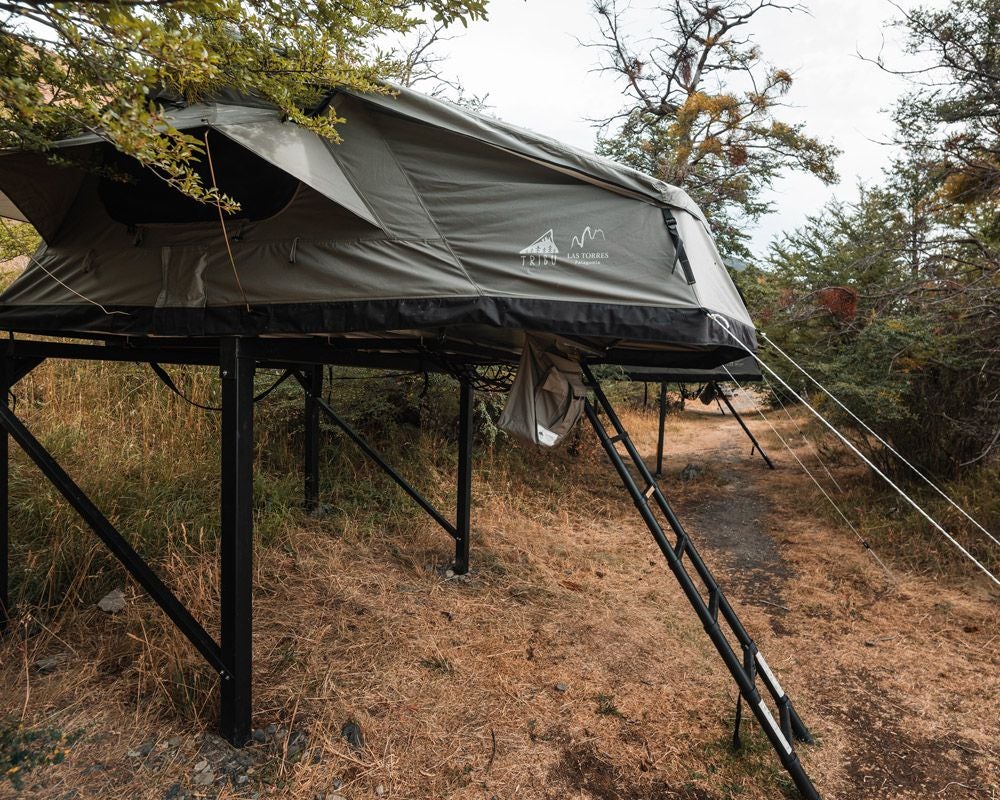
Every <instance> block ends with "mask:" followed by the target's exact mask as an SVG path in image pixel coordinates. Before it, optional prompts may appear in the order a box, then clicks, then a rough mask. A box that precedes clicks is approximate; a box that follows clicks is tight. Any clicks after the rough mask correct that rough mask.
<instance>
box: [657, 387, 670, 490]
mask: <svg viewBox="0 0 1000 800" xmlns="http://www.w3.org/2000/svg"><path fill="white" fill-rule="evenodd" d="M666 423H667V384H666V383H661V384H660V429H659V432H658V433H657V436H656V477H657V478H659V477H661V476H662V475H663V431H664V428H665V427H666Z"/></svg>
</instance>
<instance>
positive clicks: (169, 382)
mask: <svg viewBox="0 0 1000 800" xmlns="http://www.w3.org/2000/svg"><path fill="white" fill-rule="evenodd" d="M149 368H150V369H151V370H153V372H154V373H155V374H156V377H157V378H159V379H160V382H161V383H162V384H163V385H164V386H166V387H167V388H168V389H169V390H170V391H172V392H173V393H174V394H175V395H177V396H178V397H179V398H180V399H181V400H183V401H184V402H185V403H187V404H188V405H191V406H194V407H195V408H200V409H202V410H203V411H222V406H206V405H202V404H201V403H197V402H195V401H194V400H192V399H191V398H190V397H188V396H187V395H186V394H184V393H183V392H182V391H181V390H180V389H178V388H177V384H176V383H174V379H173V378H171V377H170V373H168V372H167V371H166V370H165V369H164V368H163V367H161V366H160V365H159V364H157V363H156V362H155V361H150V362H149ZM290 377H292V371H291V370H290V369H286V370H285V371H284V372H283V373H281V377H279V378H278V379H277V380H276V381H275V382H274V383H272V384H271V385H270V386H268V387H267V388H266V389H265V390H264V391H263V392H261V393H260V394H258V395H254V398H253V402H255V403H257V402H259V401H261V400H263V399H264V398H265V397H267V396H268V395H269V394H271V392H273V391H274V390H275V389H277V388H278V387H279V386H281V384H283V383H284V382H285V381H286V380H288V379H289V378H290Z"/></svg>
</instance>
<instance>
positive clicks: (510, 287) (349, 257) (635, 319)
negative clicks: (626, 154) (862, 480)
mask: <svg viewBox="0 0 1000 800" xmlns="http://www.w3.org/2000/svg"><path fill="white" fill-rule="evenodd" d="M162 100H163V102H164V103H165V104H166V105H165V107H167V108H168V109H169V111H168V114H167V116H168V118H169V119H170V121H171V124H173V125H175V126H176V127H178V128H180V129H183V130H185V131H187V132H188V133H190V134H192V135H194V136H197V137H198V138H199V139H203V140H205V141H207V144H208V149H209V152H210V155H211V157H212V161H213V165H214V171H215V176H216V181H217V185H218V188H219V189H220V190H221V191H223V192H225V193H227V194H229V195H231V196H232V197H234V198H235V199H236V200H237V202H239V203H240V204H241V209H240V211H238V212H237V213H235V214H234V215H231V216H230V217H229V218H228V219H227V221H226V225H225V232H224V231H223V227H222V225H221V224H220V222H219V219H218V212H217V209H216V208H215V206H214V205H205V204H200V203H197V202H195V201H192V200H190V199H188V198H186V197H184V196H183V195H181V194H180V193H179V192H177V191H175V190H174V189H172V188H171V187H169V186H168V185H167V184H166V183H164V182H163V181H161V180H160V179H159V178H158V177H157V176H155V175H154V174H153V173H152V172H151V171H150V170H148V169H144V168H142V167H141V166H140V165H138V164H137V163H136V162H134V161H133V160H131V159H129V158H127V157H125V156H123V155H122V154H121V153H119V152H118V151H116V150H115V149H114V148H113V147H112V146H111V145H110V144H108V143H106V142H104V141H102V140H101V139H100V138H99V137H97V136H93V135H87V136H81V137H77V138H74V139H70V140H67V141H65V142H62V143H59V145H58V147H57V151H58V154H59V156H60V158H59V162H60V163H59V164H58V165H57V164H56V163H53V162H52V161H51V160H50V159H48V158H47V157H46V156H44V155H40V154H37V153H27V152H8V153H5V154H2V155H0V215H5V216H9V217H11V218H15V219H21V220H24V221H28V222H30V223H31V224H32V225H34V226H35V227H36V228H37V230H38V231H39V233H40V234H41V235H42V237H43V239H44V244H43V246H42V247H41V248H40V250H39V251H38V252H37V253H36V254H35V256H34V258H33V259H32V261H31V263H30V265H29V266H28V268H26V269H25V271H24V273H23V274H22V275H21V276H20V277H18V278H17V280H15V281H14V283H13V284H12V285H11V286H10V288H9V289H8V290H7V291H6V292H4V293H3V294H2V295H0V329H2V330H11V331H23V332H30V333H40V334H47V335H59V336H67V335H83V336H92V337H93V336H96V337H99V338H105V339H108V338H113V337H120V336H130V337H152V336H157V337H179V338H183V339H186V340H187V339H191V338H193V337H208V338H212V337H221V336H232V335H237V336H300V337H323V340H324V341H344V340H345V338H358V337H363V338H365V339H366V340H371V339H373V338H377V339H378V340H379V342H381V344H380V345H379V346H380V347H382V348H383V349H385V350H387V351H392V350H393V349H405V348H406V347H413V346H414V343H425V342H432V341H433V342H436V343H438V344H440V343H442V342H444V343H448V342H464V343H475V344H478V345H482V346H484V347H487V348H491V352H499V353H504V354H508V355H509V356H510V360H516V358H517V355H518V353H519V351H520V347H521V343H522V341H523V337H524V334H525V332H541V333H549V334H556V335H558V336H560V337H563V338H564V340H566V341H568V342H571V343H572V344H573V345H574V346H577V347H579V348H580V350H581V352H584V353H587V354H588V357H589V358H590V359H591V360H593V361H605V362H609V363H619V364H621V363H625V364H650V365H659V366H681V367H685V366H705V367H708V366H714V365H716V364H718V363H722V362H726V361H732V360H733V359H734V358H737V357H738V356H739V355H741V354H742V353H744V352H745V351H744V350H743V349H742V347H741V346H740V345H739V344H738V343H737V340H738V342H741V343H742V344H743V345H745V346H747V347H749V348H751V349H754V348H755V344H756V343H755V338H754V330H753V324H752V322H751V320H750V318H749V316H748V314H747V311H746V309H745V307H744V305H743V303H742V301H741V299H740V297H739V294H738V292H737V291H736V288H735V286H734V285H733V283H732V281H731V279H730V277H729V275H728V273H727V271H726V268H725V266H724V265H723V262H722V260H721V258H720V256H719V253H718V251H717V250H716V248H715V245H714V243H713V240H712V237H711V234H710V232H709V229H708V227H707V224H706V222H705V219H704V217H703V216H702V214H701V212H700V211H699V210H698V208H697V207H696V206H695V205H694V203H693V202H692V201H691V199H690V198H689V197H688V196H687V195H686V194H685V193H684V192H683V191H682V190H680V189H678V188H676V187H673V186H669V185H667V184H665V183H662V182H661V181H658V180H655V179H653V178H651V177H649V176H646V175H643V174H641V173H639V172H636V171H634V170H631V169H628V168H626V167H623V166H621V165H618V164H615V163H613V162H611V161H607V160H605V159H601V158H598V157H596V156H594V155H591V154H588V153H585V152H583V151H579V150H576V149H574V148H571V147H568V146H565V145H563V144H560V143H559V142H556V141H553V140H551V139H548V138H546V137H543V136H539V135H536V134H534V133H531V132H528V131H525V130H522V129H519V128H516V127H514V126H511V125H507V124H505V123H502V122H500V121H498V120H496V119H493V118H490V117H487V116H483V115H479V114H475V113H472V112H470V111H468V110H466V109H462V108H459V107H457V106H454V105H451V104H448V103H444V102H441V101H439V100H435V99H432V98H428V97H425V96H422V95H420V94H418V93H416V92H413V91H411V90H407V89H398V90H396V91H394V93H393V94H391V95H358V94H353V93H350V92H346V91H335V92H331V94H330V101H329V104H328V105H327V107H325V108H324V109H322V110H321V111H319V112H317V113H336V114H337V115H339V116H342V117H343V118H345V119H346V120H347V122H346V123H344V124H343V125H342V126H341V128H340V130H341V134H342V137H343V142H342V143H340V144H334V143H331V142H329V141H326V140H324V139H322V138H320V137H318V136H316V135H315V134H313V133H312V132H310V131H308V130H307V129H305V128H302V127H301V126H297V125H296V124H294V123H292V122H288V121H284V120H283V119H282V118H281V115H280V113H279V112H278V110H277V109H275V108H273V107H270V106H268V105H267V104H266V103H262V102H261V101H260V100H259V99H257V98H254V97H248V96H245V95H235V94H233V93H222V94H220V95H219V96H218V97H215V98H212V99H211V100H209V101H205V102H202V103H198V104H192V105H186V104H184V103H182V102H179V101H176V100H172V101H170V102H169V103H167V100H168V99H167V98H162ZM198 169H199V170H200V172H201V174H202V176H203V178H204V180H205V183H206V185H211V179H210V175H209V172H208V168H207V162H206V163H204V164H201V165H200V166H199V167H198ZM226 238H228V239H229V242H228V244H229V248H227V242H226ZM230 249H231V253H232V259H230V255H229V252H230ZM710 314H711V315H713V316H709V315H710ZM717 319H724V320H725V324H726V325H727V326H728V330H726V329H724V328H723V325H720V324H719V322H717V321H716V320H717Z"/></svg>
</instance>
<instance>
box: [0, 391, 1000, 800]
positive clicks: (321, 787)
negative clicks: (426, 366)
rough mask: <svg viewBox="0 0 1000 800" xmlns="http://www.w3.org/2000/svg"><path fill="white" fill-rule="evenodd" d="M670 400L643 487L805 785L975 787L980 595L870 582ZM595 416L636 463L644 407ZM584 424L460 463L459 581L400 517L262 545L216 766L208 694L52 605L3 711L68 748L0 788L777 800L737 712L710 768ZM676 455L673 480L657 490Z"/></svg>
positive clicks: (992, 744) (999, 644)
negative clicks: (550, 440)
mask: <svg viewBox="0 0 1000 800" xmlns="http://www.w3.org/2000/svg"><path fill="white" fill-rule="evenodd" d="M688 409H689V410H688V411H687V412H684V413H683V414H681V415H672V416H671V417H670V418H669V420H668V428H667V446H666V458H665V469H664V472H665V480H664V486H665V489H666V490H667V492H668V494H669V495H671V497H672V499H673V500H675V501H676V506H677V511H678V515H679V516H680V517H681V519H683V520H684V521H685V523H686V525H687V527H688V529H689V532H690V533H691V535H692V536H693V537H694V538H695V539H696V541H697V542H698V544H699V546H700V547H701V548H702V550H703V553H704V555H705V557H706V559H707V560H708V561H710V563H711V564H712V565H713V568H714V569H715V572H716V574H717V577H718V578H719V580H720V582H722V584H723V586H724V588H725V589H726V591H727V594H728V595H729V597H730V599H731V600H732V601H733V602H734V604H736V605H737V606H738V608H739V609H740V613H741V616H742V617H743V619H744V622H745V623H746V625H747V627H748V629H749V630H750V632H751V633H752V634H753V636H754V637H755V638H756V640H757V642H758V644H760V646H761V648H762V650H763V651H765V652H766V653H767V654H768V657H769V659H770V661H771V664H772V666H773V667H774V669H775V671H776V672H778V674H780V676H781V680H782V683H783V684H784V685H785V687H786V688H787V689H788V691H789V693H790V694H791V695H792V696H793V697H794V699H795V702H796V706H797V708H798V710H799V712H800V713H801V714H802V716H803V718H804V719H806V721H807V723H808V725H809V726H810V728H811V730H812V732H813V734H814V735H815V736H816V738H817V740H818V744H817V746H814V747H803V748H800V749H799V752H800V756H801V758H802V760H803V763H804V765H805V767H806V768H807V770H808V771H809V774H810V775H811V776H812V778H813V779H814V781H815V782H816V784H817V786H818V787H819V788H820V789H821V791H822V793H823V794H824V796H828V797H840V798H873V799H882V798H884V799H885V800H888V799H889V798H913V799H915V798H927V797H938V798H944V799H945V800H947V798H968V797H984V798H985V797H993V796H995V795H997V794H998V793H1000V767H998V764H1000V758H998V754H997V750H996V748H997V743H996V738H995V734H996V729H995V722H996V720H997V719H998V718H1000V677H998V673H997V669H996V664H997V660H998V657H1000V651H998V648H1000V622H998V621H997V618H996V616H995V605H993V604H992V603H991V601H990V600H989V599H988V598H986V597H977V596H976V595H975V590H974V589H973V590H968V587H965V588H960V587H958V586H957V585H949V584H948V583H947V582H943V581H942V582H937V581H933V580H931V579H922V578H918V577H909V576H907V577H904V578H903V579H902V581H901V583H900V585H899V586H898V587H897V588H896V589H895V590H893V591H887V590H886V585H885V581H884V576H883V574H882V573H881V571H880V570H879V569H878V567H877V565H875V564H874V563H873V562H872V560H871V559H870V558H869V557H868V556H867V554H866V553H865V552H864V551H863V550H862V549H861V548H860V546H858V545H857V542H856V540H855V539H854V538H853V537H852V536H851V534H850V533H849V532H848V531H845V530H843V529H842V528H841V527H840V526H837V525H835V524H834V523H832V522H831V521H830V519H829V517H828V516H827V515H825V514H824V513H822V512H819V511H817V508H818V505H819V504H818V501H814V500H812V499H811V498H812V493H811V492H810V491H809V489H808V485H807V481H808V479H807V478H806V477H805V476H804V475H802V474H800V473H799V472H798V471H796V469H794V468H793V467H792V465H791V457H790V456H788V454H787V453H782V452H781V449H780V446H779V444H778V443H777V442H776V440H774V437H773V436H771V435H764V436H762V440H763V442H764V444H765V446H766V447H767V448H768V449H769V451H770V452H771V453H772V454H773V455H774V456H775V460H776V461H777V463H778V466H779V468H778V470H777V471H775V472H772V471H770V470H767V469H766V468H764V466H763V464H762V463H761V461H760V459H759V458H754V457H750V456H749V455H748V452H747V451H748V449H749V447H748V444H747V442H746V440H745V438H744V436H743V434H742V432H741V431H740V430H739V428H738V427H737V426H736V425H735V424H733V422H732V420H731V419H730V418H729V417H728V416H726V417H723V416H720V415H719V414H718V411H717V409H715V408H714V407H708V408H706V407H703V406H701V405H700V404H696V403H691V404H689V406H688ZM623 417H625V421H626V424H627V426H628V427H629V429H630V430H631V433H632V435H633V438H634V440H635V441H636V444H637V446H638V447H639V448H640V449H641V450H642V451H643V452H644V453H645V454H646V455H647V456H650V457H651V456H652V454H653V453H654V451H655V443H656V414H655V411H654V409H653V408H652V407H651V408H650V409H649V411H648V412H641V411H635V410H632V411H626V412H624V413H623ZM758 421H759V420H758ZM748 422H749V423H750V424H751V425H753V424H754V420H753V419H752V418H751V417H750V416H749V415H748ZM784 427H785V428H787V427H788V423H787V420H786V421H785V423H784ZM756 429H757V430H758V431H759V429H760V425H757V426H756ZM586 433H587V434H588V435H587V436H586V437H585V439H586V441H585V443H583V444H581V449H580V452H579V453H578V454H577V455H576V456H573V455H571V454H570V453H569V452H565V451H564V452H560V453H555V454H550V455H547V456H543V455H541V454H537V453H526V452H521V451H519V454H518V455H516V456H513V457H512V458H513V463H511V462H509V461H506V460H500V458H499V457H497V458H493V457H490V456H488V455H477V460H476V473H475V475H476V477H475V483H474V505H473V530H474V532H475V539H474V543H473V552H472V559H473V572H472V574H470V575H469V576H456V577H451V576H449V575H448V573H447V572H446V570H447V567H448V565H449V563H450V558H451V555H452V552H451V551H452V547H451V542H450V541H449V540H448V539H447V537H443V536H442V535H441V533H440V531H439V530H438V529H437V528H436V527H435V525H434V523H433V522H432V521H430V520H429V519H428V518H426V517H425V516H423V515H422V514H420V513H419V511H417V510H415V509H411V508H410V507H409V506H406V505H405V504H404V503H403V502H395V501H394V502H393V503H392V504H391V512H390V513H388V515H387V516H384V517H379V516H378V515H377V511H376V510H375V509H374V508H373V512H372V516H371V517H368V518H365V517H362V516H358V515H356V514H354V515H349V516H347V515H341V514H338V513H337V512H336V511H334V512H333V513H331V514H330V515H328V516H326V517H322V518H319V519H316V520H310V521H309V522H308V524H307V526H305V527H301V528H297V529H295V530H292V531H291V532H289V533H288V535H287V537H285V538H284V539H282V540H281V541H277V542H271V543H266V544H265V545H264V546H262V547H261V548H260V550H259V555H258V560H257V570H256V585H257V586H258V589H257V593H256V598H255V601H256V614H255V617H256V632H255V650H256V655H257V671H256V675H255V692H256V701H255V717H254V725H255V727H256V728H258V729H259V731H260V732H259V734H258V737H257V738H258V739H259V740H260V741H256V742H255V743H253V744H251V745H250V746H249V747H248V748H246V749H244V750H243V751H235V750H231V749H229V748H228V746H227V745H225V744H224V743H222V742H221V741H220V740H218V739H217V738H215V737H214V736H213V735H212V734H211V733H206V732H210V731H212V730H214V725H213V720H212V717H213V715H214V713H215V687H214V684H213V683H212V682H211V677H210V676H208V678H206V673H205V671H204V670H203V669H202V668H201V665H200V662H199V657H198V655H197V654H196V653H194V652H192V651H191V649H190V648H189V646H188V645H187V643H186V642H185V641H184V640H183V638H182V637H181V635H180V634H179V633H177V632H176V631H175V630H173V629H172V628H171V626H170V624H169V622H168V621H167V620H166V619H165V618H164V617H163V616H162V615H161V614H160V613H159V612H158V610H157V609H155V607H154V606H152V604H151V603H150V602H149V601H148V600H146V599H144V598H140V599H135V598H134V597H133V595H134V590H127V591H126V595H127V596H128V598H127V599H128V604H127V606H126V609H125V611H123V612H122V613H120V614H116V615H113V616H111V615H106V614H104V613H102V612H100V611H98V610H96V609H94V608H93V607H92V606H86V607H84V606H79V607H75V608H63V609H62V611H61V612H60V613H59V615H57V618H56V620H55V622H54V623H53V625H52V626H51V627H50V629H45V630H35V631H33V635H32V636H30V637H28V638H24V637H23V636H20V635H15V636H13V637H10V638H8V639H7V640H6V641H4V642H3V643H2V644H0V685H2V688H0V698H2V704H3V708H4V709H6V713H8V714H12V715H13V716H14V717H15V718H21V719H23V720H24V722H25V724H26V725H28V726H30V727H33V728H40V727H54V728H57V729H59V730H61V731H63V732H65V733H74V732H77V731H79V732H80V734H81V735H80V738H79V740H78V741H76V742H75V743H73V744H72V745H71V746H70V748H69V753H68V756H67V759H66V762H65V763H63V764H60V765H57V766H54V767H41V768H38V769H36V770H34V771H32V772H30V773H28V774H27V775H26V778H25V789H24V791H23V792H22V794H21V795H20V796H22V797H26V798H35V797H38V798H41V797H45V798H66V800H69V798H71V797H72V798H77V800H81V799H82V798H97V797H101V798H126V797H127V798H155V799H156V800H166V798H171V800H179V799H180V798H194V797H218V798H250V797H253V796H257V797H259V798H272V797H273V798H293V797H294V798H314V797H321V798H326V797H329V796H337V795H339V796H341V797H343V798H345V799H346V800H356V799H359V798H429V797H448V798H484V800H486V799H488V798H493V797H496V798H511V800H513V798H553V799H554V798H560V800H562V798H598V799H599V800H619V799H620V800H639V798H682V799H683V800H722V798H747V799H748V800H765V798H766V799H767V800H773V798H776V797H780V796H785V795H784V794H783V793H784V792H788V791H789V789H788V780H787V777H786V776H785V774H784V772H783V771H782V770H781V767H780V765H779V764H778V763H777V761H776V759H775V758H774V754H773V752H772V751H771V749H770V747H769V746H768V745H767V743H766V741H765V740H764V737H763V735H762V733H761V732H760V729H759V728H758V727H757V726H756V725H755V724H753V723H751V722H748V721H746V716H744V720H745V721H744V728H743V733H744V750H743V752H742V753H740V754H734V753H733V752H732V751H731V749H730V744H729V743H730V738H731V734H732V723H733V711H734V703H735V690H734V688H733V685H732V681H731V679H730V677H729V676H728V674H727V673H726V671H725V669H724V667H723V666H722V664H721V663H720V661H719V659H718V657H717V656H716V654H715V653H714V651H713V650H712V647H711V644H710V643H709V642H708V640H707V639H706V638H705V636H704V634H703V632H702V631H701V629H700V625H699V623H698V621H697V619H696V618H695V617H694V615H693V614H691V612H690V609H689V607H688V606H687V604H686V601H685V600H684V599H683V597H682V596H681V595H680V592H679V590H678V588H677V586H676V583H675V582H674V580H673V579H672V578H671V577H670V575H669V574H668V573H667V571H666V568H665V567H664V565H663V563H662V559H661V558H660V555H659V553H658V552H657V551H656V550H655V548H654V545H653V544H652V542H651V541H650V540H649V537H648V534H647V532H646V530H645V528H644V526H643V525H642V523H641V521H640V520H639V519H638V517H637V515H636V514H635V510H634V508H633V506H632V505H631V503H630V502H629V501H628V498H627V497H626V496H625V495H624V494H623V492H622V490H621V488H620V486H619V485H618V483H617V481H616V480H615V477H614V475H613V474H612V473H611V468H610V466H609V465H608V463H607V461H606V460H605V459H604V457H603V454H602V453H600V452H599V450H598V447H597V445H596V442H594V441H593V436H592V435H590V432H589V431H587V432H586ZM336 446H338V447H347V446H348V445H347V444H346V443H344V442H343V441H338V444H337V445H336ZM803 452H805V451H803ZM803 457H804V456H803ZM688 463H694V464H695V465H696V466H697V467H699V468H700V471H697V470H696V471H695V474H694V476H693V477H692V478H691V479H690V480H687V481H681V480H680V479H679V477H678V475H679V473H680V472H681V470H682V469H683V468H684V467H685V466H686V465H687V464H688ZM525 476H530V479H528V478H526V477H525ZM362 477H364V476H362ZM448 480H449V478H448V477H447V476H446V475H445V476H442V487H443V488H442V493H443V495H442V496H445V497H446V496H447V492H448V491H449V489H448V488H447V487H446V483H447V481H448ZM380 486H381V490H382V491H384V492H386V493H392V492H394V491H395V489H394V487H392V486H388V485H380ZM803 498H808V499H806V500H804V499H803ZM198 546H199V545H198V543H197V542H196V541H194V539H192V544H191V550H190V552H189V553H187V555H186V556H185V558H187V559H193V562H192V561H188V562H187V563H185V562H184V561H183V560H182V559H180V558H179V557H178V559H177V560H176V561H170V562H168V563H167V564H166V565H165V566H164V567H163V570H164V576H165V578H167V579H168V580H171V581H174V585H175V586H176V587H177V590H178V592H179V593H180V594H182V595H183V596H184V598H185V599H186V600H188V601H189V602H190V604H191V606H192V608H193V609H195V610H197V611H198V613H199V615H200V616H201V617H202V618H203V619H211V618H213V613H214V609H213V603H212V599H211V598H212V596H213V595H214V593H215V592H214V590H213V582H214V581H215V569H214V567H215V562H214V560H213V559H212V558H209V557H206V558H202V559H200V560H199V557H198V555H197V552H198ZM191 563H194V564H196V565H197V569H195V570H192V569H191ZM39 664H41V665H42V666H41V667H40V666H39ZM349 722H354V723H356V724H357V725H358V726H359V727H360V729H361V731H362V732H363V735H364V744H363V746H361V747H357V748H356V747H352V746H351V744H350V743H349V741H348V740H347V738H345V736H344V735H343V734H344V733H345V732H346V733H350V732H351V731H350V729H349V728H348V729H347V730H346V731H345V729H344V726H345V723H349ZM0 787H2V785H0ZM8 790H9V787H5V788H0V795H3V792H5V791H8ZM255 793H256V794H255ZM789 796H791V795H789Z"/></svg>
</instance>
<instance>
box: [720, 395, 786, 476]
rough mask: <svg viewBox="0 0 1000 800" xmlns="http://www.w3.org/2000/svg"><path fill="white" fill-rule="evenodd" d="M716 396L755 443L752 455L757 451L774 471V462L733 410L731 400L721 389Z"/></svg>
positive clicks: (751, 451)
mask: <svg viewBox="0 0 1000 800" xmlns="http://www.w3.org/2000/svg"><path fill="white" fill-rule="evenodd" d="M715 396H716V397H721V398H722V402H723V403H725V404H726V407H727V408H728V409H729V411H730V412H731V413H732V415H733V416H734V417H736V421H737V422H738V423H740V427H741V428H743V432H744V433H745V434H746V435H747V436H748V437H749V439H750V441H751V442H753V447H751V448H750V455H753V451H754V450H755V449H756V450H757V452H758V453H760V455H761V458H763V459H764V463H765V464H767V466H768V467H769V468H770V469H774V462H773V461H771V458H770V457H769V456H768V454H767V453H765V452H764V448H763V447H761V446H760V442H758V441H757V437H755V436H754V435H753V434H752V433H751V432H750V429H749V428H748V427H747V425H746V423H745V422H744V421H743V417H741V416H740V415H739V414H737V413H736V409H735V408H733V404H732V403H731V402H730V401H729V398H728V397H726V395H725V393H724V392H723V391H722V390H721V389H719V388H716V392H715Z"/></svg>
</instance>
